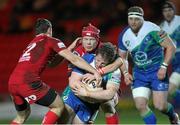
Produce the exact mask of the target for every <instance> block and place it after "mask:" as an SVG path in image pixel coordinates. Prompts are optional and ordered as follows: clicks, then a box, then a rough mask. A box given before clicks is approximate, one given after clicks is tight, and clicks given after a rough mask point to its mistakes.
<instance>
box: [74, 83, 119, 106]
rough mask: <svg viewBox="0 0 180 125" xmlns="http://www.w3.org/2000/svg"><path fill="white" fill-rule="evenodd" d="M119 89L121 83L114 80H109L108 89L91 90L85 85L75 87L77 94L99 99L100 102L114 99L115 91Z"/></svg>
mask: <svg viewBox="0 0 180 125" xmlns="http://www.w3.org/2000/svg"><path fill="white" fill-rule="evenodd" d="M118 89H119V84H114V83H113V82H112V81H108V82H107V85H106V89H96V90H93V91H90V90H88V89H86V87H85V86H80V87H79V88H75V89H74V90H73V92H74V93H75V95H77V96H83V97H87V98H91V99H94V100H98V101H99V102H103V101H107V100H110V99H112V98H113V97H114V95H115V93H116V92H117V91H118Z"/></svg>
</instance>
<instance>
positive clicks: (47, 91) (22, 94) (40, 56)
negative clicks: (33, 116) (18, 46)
mask: <svg viewBox="0 0 180 125" xmlns="http://www.w3.org/2000/svg"><path fill="white" fill-rule="evenodd" d="M35 31H36V37H35V38H34V39H33V40H32V41H31V42H30V44H29V45H28V46H27V48H26V49H25V50H24V52H23V54H22V55H21V57H20V59H19V62H18V64H17V66H16V68H15V69H14V71H13V73H12V74H11V76H10V79H9V92H10V94H11V97H12V100H13V102H14V104H15V108H16V110H17V116H16V118H15V119H14V120H13V121H12V123H11V124H22V123H24V122H25V120H26V119H27V118H28V116H29V114H30V105H29V104H32V103H36V104H39V105H42V106H46V107H49V108H50V110H49V111H48V112H47V114H46V115H45V116H44V119H43V122H42V124H54V123H56V121H57V119H58V117H59V116H60V115H61V113H62V111H63V109H64V103H63V101H62V100H61V98H60V97H59V95H58V94H57V92H55V91H54V90H53V89H51V88H50V87H49V86H48V85H47V84H45V83H44V82H43V81H42V80H41V79H40V75H41V73H42V72H43V71H44V69H45V67H46V64H47V63H48V61H49V60H51V58H52V57H53V56H54V55H55V53H58V54H59V55H60V56H62V57H64V58H65V59H67V60H69V61H70V62H71V63H72V64H74V65H76V66H78V67H80V68H82V69H84V70H87V71H89V72H91V73H93V74H94V76H95V77H96V79H97V80H98V81H100V80H101V76H100V75H99V73H98V72H97V71H96V70H95V69H94V68H93V67H92V66H90V65H89V64H87V62H85V61H84V60H83V59H82V58H80V57H78V56H75V55H74V54H72V53H71V52H70V51H69V50H68V49H66V47H65V45H64V43H63V42H61V41H60V40H59V39H56V38H53V37H52V24H51V22H50V21H48V20H47V19H38V20H37V22H36V25H35Z"/></svg>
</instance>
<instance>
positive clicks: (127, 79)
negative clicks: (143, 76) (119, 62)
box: [124, 73, 133, 85]
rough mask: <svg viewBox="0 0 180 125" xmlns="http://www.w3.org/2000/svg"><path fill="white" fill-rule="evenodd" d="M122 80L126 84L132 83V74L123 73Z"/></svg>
mask: <svg viewBox="0 0 180 125" xmlns="http://www.w3.org/2000/svg"><path fill="white" fill-rule="evenodd" d="M124 81H125V83H126V85H130V84H132V82H133V77H132V75H131V74H129V73H127V74H125V75H124Z"/></svg>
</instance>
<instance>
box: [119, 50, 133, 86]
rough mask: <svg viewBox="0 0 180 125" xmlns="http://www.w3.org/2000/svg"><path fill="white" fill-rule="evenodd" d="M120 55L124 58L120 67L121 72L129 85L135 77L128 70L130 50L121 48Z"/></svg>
mask: <svg viewBox="0 0 180 125" xmlns="http://www.w3.org/2000/svg"><path fill="white" fill-rule="evenodd" d="M119 56H120V57H121V58H122V60H123V65H122V66H121V67H120V69H121V72H122V73H123V75H124V81H125V83H126V85H129V84H131V83H132V80H133V77H132V75H131V74H130V73H129V72H128V60H127V58H128V52H127V51H122V50H120V49H119Z"/></svg>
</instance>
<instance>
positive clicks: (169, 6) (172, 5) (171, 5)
mask: <svg viewBox="0 0 180 125" xmlns="http://www.w3.org/2000/svg"><path fill="white" fill-rule="evenodd" d="M161 8H162V10H163V9H165V8H172V9H173V10H174V11H175V10H176V7H175V6H174V4H173V3H172V2H170V1H166V2H164V3H163V4H162V7H161Z"/></svg>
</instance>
